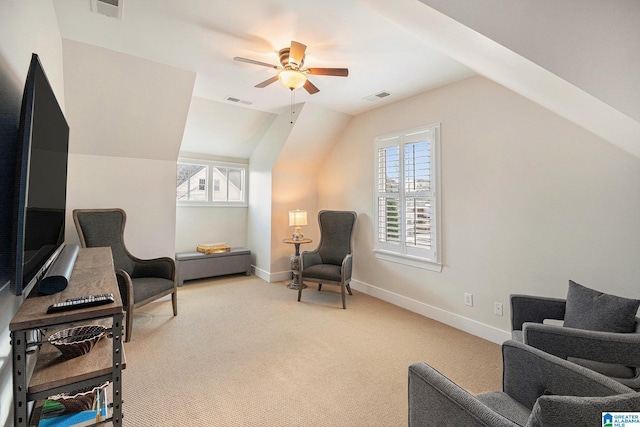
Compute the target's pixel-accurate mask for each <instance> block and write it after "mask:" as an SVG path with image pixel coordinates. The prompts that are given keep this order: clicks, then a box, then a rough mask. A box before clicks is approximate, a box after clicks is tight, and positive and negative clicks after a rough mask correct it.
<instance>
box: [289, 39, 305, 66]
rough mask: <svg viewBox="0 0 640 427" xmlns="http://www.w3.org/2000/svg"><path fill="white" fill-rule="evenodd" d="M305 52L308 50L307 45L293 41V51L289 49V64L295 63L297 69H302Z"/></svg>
mask: <svg viewBox="0 0 640 427" xmlns="http://www.w3.org/2000/svg"><path fill="white" fill-rule="evenodd" d="M305 50H307V46H306V45H303V44H302V43H298V42H296V41H293V40H292V41H291V49H289V63H292V62H293V63H294V64H296V66H297V67H301V66H302V60H303V59H304V52H305Z"/></svg>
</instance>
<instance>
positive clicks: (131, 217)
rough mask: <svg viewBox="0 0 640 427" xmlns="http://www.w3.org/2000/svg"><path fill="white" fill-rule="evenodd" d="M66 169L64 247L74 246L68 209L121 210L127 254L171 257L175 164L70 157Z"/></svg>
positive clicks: (109, 158)
mask: <svg viewBox="0 0 640 427" xmlns="http://www.w3.org/2000/svg"><path fill="white" fill-rule="evenodd" d="M68 169H69V170H68V182H69V189H68V191H67V193H68V194H67V211H68V213H69V215H67V224H66V230H67V232H66V237H67V238H66V241H67V243H78V234H77V232H76V229H75V225H74V224H73V219H72V218H71V217H70V214H71V211H72V210H73V209H99V208H122V209H124V210H125V211H126V213H127V224H126V226H125V233H124V240H125V244H126V245H127V249H129V251H130V252H131V253H132V254H134V255H136V256H137V257H140V258H154V257H159V256H170V257H173V256H174V247H175V228H176V218H175V203H176V202H175V194H174V192H173V191H171V190H172V188H173V187H174V186H175V182H176V163H175V162H172V161H168V160H144V159H136V158H127V157H112V156H93V155H88V154H74V153H70V154H69V168H68ZM167 189H168V190H169V191H167Z"/></svg>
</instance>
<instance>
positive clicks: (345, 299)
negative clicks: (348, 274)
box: [340, 282, 347, 309]
mask: <svg viewBox="0 0 640 427" xmlns="http://www.w3.org/2000/svg"><path fill="white" fill-rule="evenodd" d="M345 287H346V286H345V284H344V282H342V283H341V284H340V289H341V290H342V308H343V309H346V308H347V298H346V296H345V292H344V289H345Z"/></svg>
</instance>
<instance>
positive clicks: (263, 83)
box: [254, 76, 278, 89]
mask: <svg viewBox="0 0 640 427" xmlns="http://www.w3.org/2000/svg"><path fill="white" fill-rule="evenodd" d="M277 80H278V76H273V77H271V78H270V79H268V80H265V81H263V82H262V83H258V84H257V85H255V86H254V87H259V88H261V89H262V88H263V87H267V86H269V85H270V84H271V83H273V82H275V81H277Z"/></svg>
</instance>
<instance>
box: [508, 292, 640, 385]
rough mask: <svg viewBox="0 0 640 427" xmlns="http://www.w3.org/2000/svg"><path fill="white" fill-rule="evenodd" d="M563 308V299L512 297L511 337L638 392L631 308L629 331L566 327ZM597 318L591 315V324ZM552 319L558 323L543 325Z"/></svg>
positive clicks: (639, 356)
mask: <svg viewBox="0 0 640 427" xmlns="http://www.w3.org/2000/svg"><path fill="white" fill-rule="evenodd" d="M574 285H575V284H574ZM566 309H567V300H566V299H561V298H546V297H538V296H531V295H511V329H512V331H511V338H512V339H513V340H515V341H519V342H522V343H524V344H527V345H530V346H533V347H535V348H538V349H540V350H543V351H545V352H547V353H550V354H553V355H555V356H558V357H560V358H562V359H567V360H570V361H572V362H574V363H578V364H580V365H582V366H585V367H587V368H589V369H592V370H594V371H596V372H599V373H601V374H604V375H606V376H609V377H611V378H613V379H615V380H616V381H618V382H620V383H622V384H624V385H626V386H628V387H631V388H633V389H635V390H640V319H639V318H637V317H635V311H634V309H633V306H631V307H630V308H629V309H628V310H627V311H628V314H627V315H626V317H630V320H628V322H629V323H630V324H631V327H630V331H629V332H610V331H603V330H587V329H581V328H578V327H570V326H567V324H566V323H565V324H563V323H562V322H563V321H564V320H565V317H566V316H565V315H566ZM584 312H585V313H586V312H587V310H586V309H585V310H584ZM597 317H598V316H596V315H591V316H590V318H592V319H595V320H594V321H597ZM611 317H612V316H607V315H603V316H601V317H600V318H601V319H602V318H611ZM552 320H555V321H558V322H559V323H557V324H553V323H551V324H549V323H545V322H549V321H552ZM598 326H601V325H596V324H594V325H592V326H591V328H593V329H596V328H598ZM606 329H610V328H606Z"/></svg>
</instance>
